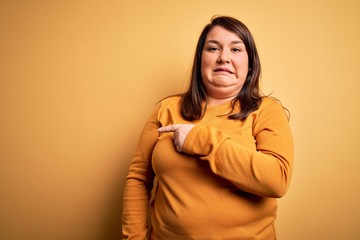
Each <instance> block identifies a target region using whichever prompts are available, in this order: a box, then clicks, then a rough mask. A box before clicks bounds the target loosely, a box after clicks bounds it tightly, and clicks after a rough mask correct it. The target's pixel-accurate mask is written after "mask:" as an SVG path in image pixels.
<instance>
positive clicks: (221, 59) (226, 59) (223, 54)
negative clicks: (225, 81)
mask: <svg viewBox="0 0 360 240" xmlns="http://www.w3.org/2000/svg"><path fill="white" fill-rule="evenodd" d="M217 62H218V63H230V58H229V55H228V54H227V53H226V51H221V52H220V54H219V57H218V59H217Z"/></svg>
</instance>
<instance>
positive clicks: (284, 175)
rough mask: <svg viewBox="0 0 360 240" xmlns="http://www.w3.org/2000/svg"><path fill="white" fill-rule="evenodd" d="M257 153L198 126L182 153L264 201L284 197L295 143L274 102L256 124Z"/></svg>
mask: <svg viewBox="0 0 360 240" xmlns="http://www.w3.org/2000/svg"><path fill="white" fill-rule="evenodd" d="M253 135H254V137H255V140H256V149H255V150H254V149H250V148H248V147H245V146H243V145H242V144H240V143H238V142H235V141H234V140H232V139H231V138H230V137H229V136H227V135H226V134H225V133H223V132H222V131H221V130H219V129H217V128H215V127H211V126H195V127H194V128H193V129H192V130H191V131H190V133H189V134H188V136H187V138H186V140H185V143H184V146H183V151H184V152H185V153H188V154H196V155H199V156H200V159H202V160H206V161H208V162H209V164H210V168H211V169H212V171H213V172H214V173H215V174H217V175H219V176H221V177H223V178H225V179H227V180H229V181H231V182H232V183H233V184H235V185H236V186H237V187H238V188H239V189H241V190H243V191H246V192H250V193H253V194H256V195H260V196H264V197H281V196H283V195H284V194H285V192H286V190H287V188H288V185H289V182H290V178H291V173H292V162H293V142H292V135H291V132H290V127H289V124H288V119H287V118H286V116H285V113H284V110H283V108H282V106H281V105H280V104H278V103H276V102H275V101H271V103H270V104H269V105H267V106H266V107H264V108H261V109H260V110H259V113H258V115H257V117H256V120H255V121H254V123H253Z"/></svg>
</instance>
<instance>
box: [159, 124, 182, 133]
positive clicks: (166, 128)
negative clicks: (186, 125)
mask: <svg viewBox="0 0 360 240" xmlns="http://www.w3.org/2000/svg"><path fill="white" fill-rule="evenodd" d="M180 126H181V124H172V125H168V126H164V127H161V128H159V129H158V132H160V133H163V132H175V131H176V130H178V129H179V127H180Z"/></svg>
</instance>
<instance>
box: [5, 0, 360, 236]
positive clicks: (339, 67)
mask: <svg viewBox="0 0 360 240" xmlns="http://www.w3.org/2000/svg"><path fill="white" fill-rule="evenodd" d="M359 12H360V2H359V1H357V0H328V1H325V0H324V1H321V0H302V1H285V0H283V1H282V0H266V1H265V0H255V1H244V0H224V1H212V0H183V1H166V0H154V1H136V0H135V1H130V0H122V1H121V0H119V1H115V0H102V1H100V0H99V1H92V0H89V1H76V0H75V1H45V0H43V1H41V0H33V1H25V0H24V1H21V0H12V1H11V0H1V1H0V239H1V240H24V239H26V240H49V239H52V240H64V239H66V240H107V239H120V236H121V234H120V229H121V210H122V195H123V188H124V180H125V177H126V173H127V169H128V167H129V164H130V161H131V158H132V155H133V153H134V151H135V148H136V145H137V141H138V138H139V134H140V131H141V129H142V127H143V124H144V122H145V120H146V119H147V117H148V116H149V114H150V112H151V111H152V108H153V106H154V104H155V103H156V102H157V101H158V100H160V99H161V98H163V97H165V96H168V95H171V94H175V93H179V92H181V91H183V90H184V89H185V88H186V86H187V81H188V77H189V71H190V66H191V62H192V58H193V56H194V50H195V45H196V41H197V38H198V36H199V34H200V32H201V30H202V28H203V27H204V25H205V24H207V23H208V22H209V21H210V19H211V17H212V16H214V15H230V16H233V17H236V18H238V19H240V20H241V21H243V22H244V23H245V24H246V25H247V26H248V27H249V28H250V30H251V31H252V33H253V35H254V37H255V40H256V43H257V46H258V50H259V54H260V57H261V62H262V66H263V73H262V80H261V86H262V89H263V91H264V93H266V94H270V93H272V95H273V96H275V97H277V98H279V99H280V100H281V101H282V103H283V104H284V105H285V106H286V107H287V108H288V109H289V110H290V112H291V119H290V124H291V127H292V130H293V135H294V139H295V170H294V175H293V179H292V184H291V187H290V189H289V191H288V193H287V194H286V195H285V196H284V197H283V198H282V199H280V200H279V209H278V219H277V233H278V239H279V240H304V239H306V240H319V239H324V240H339V239H346V240H356V239H360V228H359V221H360V206H359V204H360V192H359V186H358V184H359V182H360V177H359V175H360V173H359V169H360V157H359V146H358V144H359V140H358V139H359V136H360V127H359V122H360V106H359V105H360V97H359V96H360V95H359V87H360V67H359V63H360V61H359V60H360V59H359V56H360V44H359V43H360V14H359ZM239 217H241V216H239Z"/></svg>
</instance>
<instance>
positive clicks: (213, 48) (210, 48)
mask: <svg viewBox="0 0 360 240" xmlns="http://www.w3.org/2000/svg"><path fill="white" fill-rule="evenodd" d="M207 50H208V51H210V52H215V51H218V50H219V48H217V47H208V48H207Z"/></svg>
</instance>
